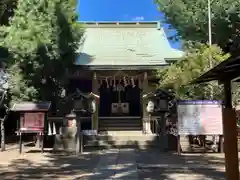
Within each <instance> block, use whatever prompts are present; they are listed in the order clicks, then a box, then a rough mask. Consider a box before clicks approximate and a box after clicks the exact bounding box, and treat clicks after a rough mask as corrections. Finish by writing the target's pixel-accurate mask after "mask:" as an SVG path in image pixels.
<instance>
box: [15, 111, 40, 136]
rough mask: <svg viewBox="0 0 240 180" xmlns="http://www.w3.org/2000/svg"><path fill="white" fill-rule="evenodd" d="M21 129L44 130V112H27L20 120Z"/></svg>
mask: <svg viewBox="0 0 240 180" xmlns="http://www.w3.org/2000/svg"><path fill="white" fill-rule="evenodd" d="M20 130H21V131H31V132H42V131H43V130H44V113H35V112H33V113H25V114H24V116H23V117H22V118H21V121H20Z"/></svg>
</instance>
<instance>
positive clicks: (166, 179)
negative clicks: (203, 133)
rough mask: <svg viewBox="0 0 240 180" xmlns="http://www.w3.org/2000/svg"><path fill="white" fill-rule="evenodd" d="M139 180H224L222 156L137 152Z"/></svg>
mask: <svg viewBox="0 0 240 180" xmlns="http://www.w3.org/2000/svg"><path fill="white" fill-rule="evenodd" d="M136 154H137V164H138V172H139V173H138V174H139V179H140V180H154V179H157V180H158V179H159V180H224V179H225V174H224V170H225V167H224V155H223V154H182V155H177V154H171V153H159V152H157V151H156V150H145V151H144V150H139V151H137V153H136Z"/></svg>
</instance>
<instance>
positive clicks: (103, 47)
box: [76, 22, 183, 66]
mask: <svg viewBox="0 0 240 180" xmlns="http://www.w3.org/2000/svg"><path fill="white" fill-rule="evenodd" d="M84 26H85V33H84V36H83V38H82V41H81V43H80V47H79V52H80V55H79V57H78V59H77V61H76V65H87V66H104V65H105V66H106V65H107V66H154V65H156V66H161V65H166V64H167V63H166V60H168V59H171V60H175V59H179V58H181V57H182V55H183V53H182V52H181V51H178V50H175V49H172V48H171V46H170V44H169V42H168V40H167V37H166V35H165V32H164V31H163V29H162V28H161V27H160V25H159V23H158V22H139V23H136V22H121V23H117V22H99V23H96V22H95V23H90V22H88V23H84Z"/></svg>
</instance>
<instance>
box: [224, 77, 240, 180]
mask: <svg viewBox="0 0 240 180" xmlns="http://www.w3.org/2000/svg"><path fill="white" fill-rule="evenodd" d="M224 101H225V108H224V109H223V136H224V152H225V167H226V177H227V180H239V163H238V147H237V126H236V113H235V111H234V110H233V109H232V92H231V81H230V80H229V81H226V82H224Z"/></svg>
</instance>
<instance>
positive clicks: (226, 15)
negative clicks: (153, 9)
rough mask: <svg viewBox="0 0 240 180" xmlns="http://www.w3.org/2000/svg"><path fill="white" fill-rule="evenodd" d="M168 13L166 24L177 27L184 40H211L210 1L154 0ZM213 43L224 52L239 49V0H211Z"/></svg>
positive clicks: (203, 41) (204, 41)
mask: <svg viewBox="0 0 240 180" xmlns="http://www.w3.org/2000/svg"><path fill="white" fill-rule="evenodd" d="M155 2H156V3H157V4H158V7H159V10H160V11H161V12H163V13H164V14H165V21H166V23H168V24H170V25H171V27H172V28H174V29H176V30H177V33H178V34H177V35H178V36H179V37H180V39H182V40H184V41H192V42H197V43H199V42H200V43H206V42H208V1H207V0H195V1H191V0H188V1H187V0H155ZM211 12H212V13H211V14H212V16H211V17H212V35H213V43H214V44H217V45H218V46H220V47H221V48H222V49H223V50H224V51H225V52H234V51H235V50H237V49H239V48H240V46H239V40H240V33H239V31H240V23H239V22H240V2H239V1H235V0H214V1H212V0H211Z"/></svg>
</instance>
